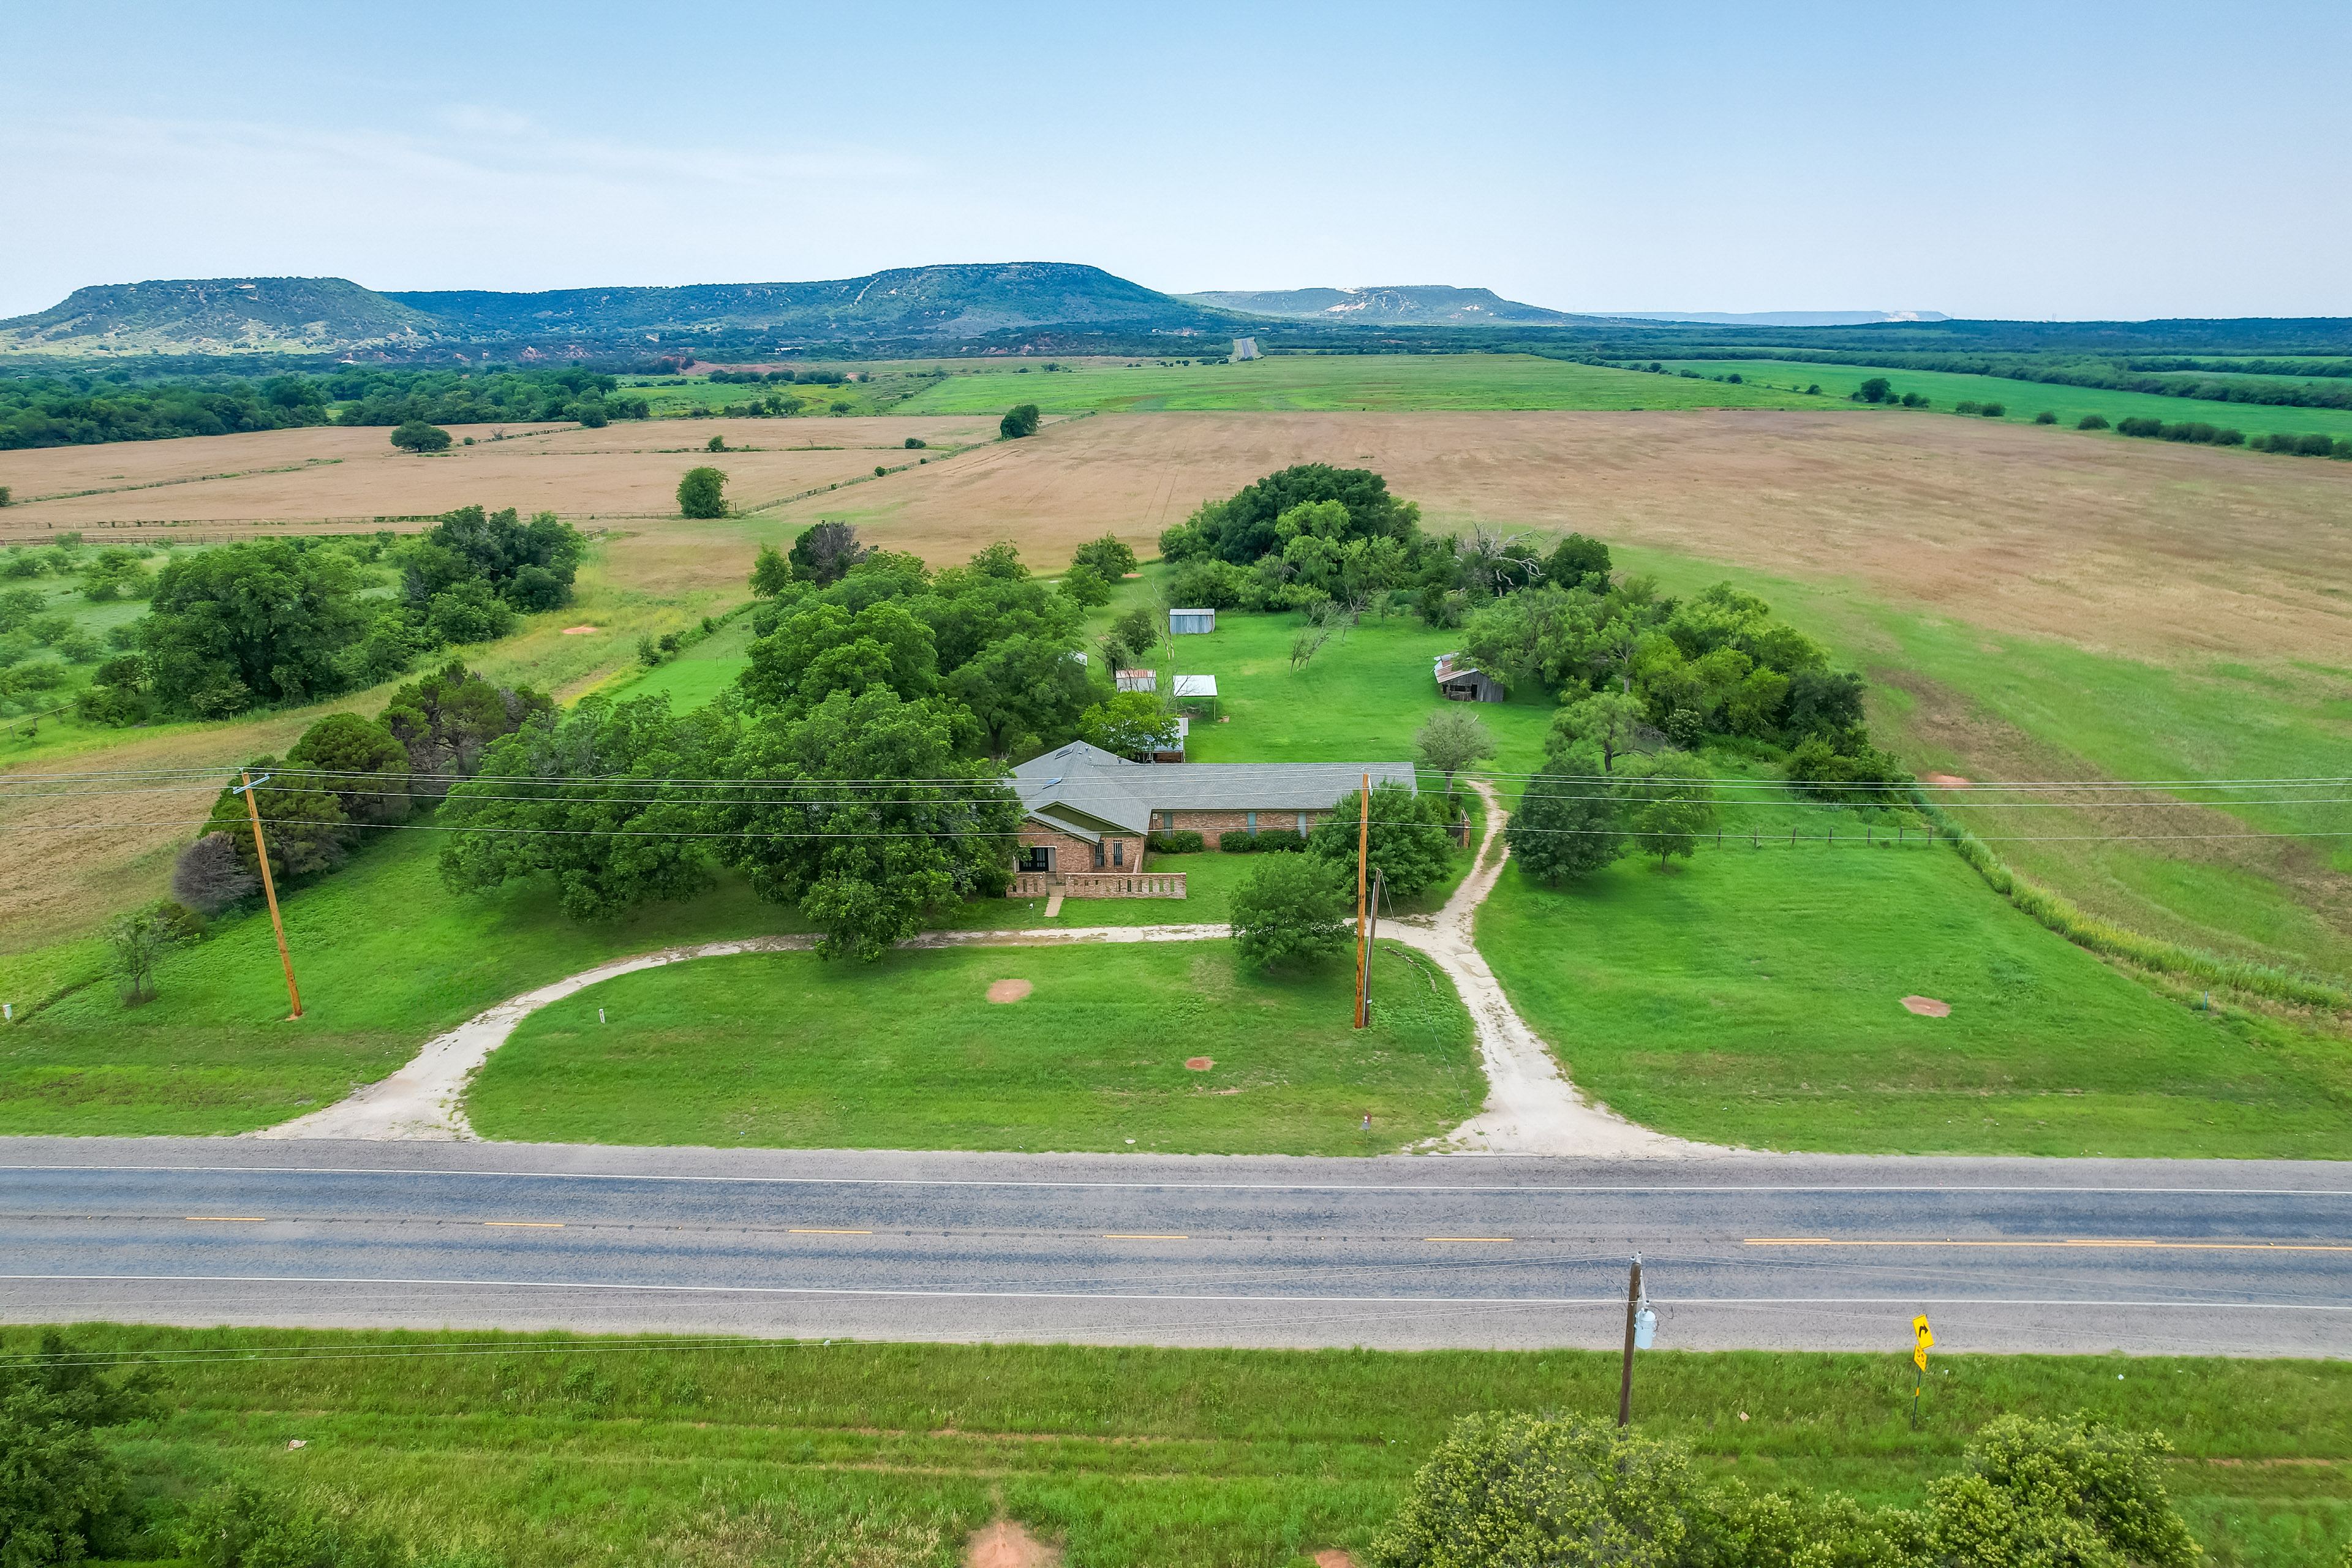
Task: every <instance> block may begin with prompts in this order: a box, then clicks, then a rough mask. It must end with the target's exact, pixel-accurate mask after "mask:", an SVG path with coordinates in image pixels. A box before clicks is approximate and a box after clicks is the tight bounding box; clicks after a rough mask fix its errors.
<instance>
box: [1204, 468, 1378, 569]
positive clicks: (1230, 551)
mask: <svg viewBox="0 0 2352 1568" xmlns="http://www.w3.org/2000/svg"><path fill="white" fill-rule="evenodd" d="M1320 501H1338V502H1339V504H1340V505H1341V506H1343V507H1345V508H1346V509H1347V511H1348V522H1347V526H1346V528H1345V530H1344V531H1343V532H1342V535H1341V537H1342V538H1343V539H1369V538H1375V537H1383V536H1384V537H1387V538H1391V539H1395V540H1397V541H1399V542H1403V543H1407V544H1410V543H1412V542H1414V541H1415V540H1416V539H1417V537H1418V535H1419V532H1420V522H1421V509H1420V508H1419V507H1418V506H1416V505H1415V504H1414V503H1412V502H1411V501H1400V500H1397V499H1396V497H1394V496H1392V495H1391V494H1390V493H1389V486H1388V481H1387V480H1386V479H1382V478H1381V476H1380V475H1378V474H1376V473H1373V472H1371V471H1370V469H1368V468H1333V467H1331V465H1329V464H1328V463H1301V464H1298V465H1297V466H1295V467H1292V468H1285V469H1283V470H1282V471H1281V472H1279V473H1273V474H1268V475H1267V476H1266V477H1265V478H1264V479H1259V480H1257V481H1256V482H1255V483H1254V484H1250V485H1245V486H1244V487H1243V488H1242V489H1240V490H1239V491H1238V492H1236V493H1235V494H1234V495H1233V496H1231V497H1229V498H1228V499H1226V500H1222V501H1211V502H1209V503H1208V504H1207V505H1205V506H1203V507H1202V508H1201V509H1200V510H1198V511H1196V512H1194V513H1193V514H1192V517H1191V518H1189V519H1187V520H1186V521H1183V522H1181V523H1180V524H1178V525H1177V526H1176V527H1174V528H1171V529H1170V530H1168V531H1167V532H1165V533H1163V534H1161V535H1160V552H1161V553H1162V554H1163V555H1164V556H1166V557H1167V558H1168V559H1169V560H1171V561H1181V560H1189V559H1192V558H1193V557H1196V556H1202V555H1213V556H1215V557H1216V558H1218V559H1219V560H1222V561H1227V562H1231V563H1234V565H1237V566H1247V565H1250V564H1252V563H1255V561H1256V560H1257V559H1258V558H1259V557H1260V556H1262V555H1265V554H1267V553H1268V552H1280V551H1281V549H1282V547H1283V543H1284V541H1283V539H1282V537H1281V535H1280V532H1279V531H1278V530H1277V528H1276V521H1277V520H1278V519H1280V518H1281V516H1282V515H1283V514H1284V513H1285V512H1287V511H1289V510H1292V509H1293V508H1295V507H1298V506H1301V505H1312V504H1314V503H1317V502H1320Z"/></svg>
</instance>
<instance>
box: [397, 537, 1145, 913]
mask: <svg viewBox="0 0 2352 1568" xmlns="http://www.w3.org/2000/svg"><path fill="white" fill-rule="evenodd" d="M1112 543H1113V544H1114V545H1115V544H1116V542H1115V541H1114V542H1112ZM1099 544H1100V542H1097V547H1090V548H1095V549H1096V551H1097V556H1098V557H1099V556H1100V555H1102V553H1103V552H1101V551H1100V550H1099V548H1098V546H1099ZM1131 560H1132V557H1131V556H1129V562H1130V563H1131ZM1112 563H1113V564H1115V563H1116V562H1115V561H1114V562H1112ZM1089 574H1090V575H1094V576H1096V577H1097V580H1099V574H1097V573H1092V572H1090V573H1089ZM1083 582H1084V579H1083V578H1082V579H1081V583H1082V584H1083ZM751 588H752V591H753V593H754V595H756V596H757V597H758V598H759V600H760V601H761V603H760V605H759V608H758V609H757V610H756V611H754V612H753V618H752V630H753V633H754V636H755V637H756V639H757V640H755V641H754V642H753V643H752V644H751V662H750V665H749V667H748V668H745V669H744V671H743V672H742V673H741V675H740V676H739V677H738V678H737V680H736V682H735V684H734V686H733V687H732V688H731V689H730V690H729V691H727V692H726V693H724V694H722V695H721V696H720V697H719V699H718V700H715V701H713V702H712V703H710V704H709V706H708V707H705V708H702V709H700V710H696V711H693V712H690V713H685V714H677V713H673V712H671V711H670V708H669V702H668V699H667V697H663V696H652V697H643V698H635V699H629V700H622V701H610V700H603V699H598V698H593V697H592V698H590V699H588V700H585V701H583V702H582V703H581V704H580V705H579V707H578V708H576V709H574V710H572V711H571V712H570V713H567V714H554V713H548V714H540V715H533V716H531V717H530V718H528V719H526V720H525V721H524V722H523V723H522V725H521V726H520V728H519V729H518V730H517V731H516V732H515V733H514V734H513V735H511V736H509V737H508V738H506V739H505V740H503V741H501V742H499V744H497V745H495V746H493V747H492V748H491V749H490V750H489V752H488V753H487V754H486V755H485V756H484V758H483V760H482V763H481V766H480V768H479V770H478V773H477V774H476V776H475V777H474V778H472V779H470V780H468V781H466V782H464V783H461V784H457V785H456V786H454V787H453V788H452V789H451V791H450V793H449V798H448V800H447V802H446V804H445V805H443V807H442V818H441V820H442V824H443V826H447V827H450V828H452V829H455V832H454V833H453V835H452V837H451V838H450V840H449V842H448V844H447V846H446V848H445V849H444V850H443V852H442V857H441V869H442V875H443V878H444V879H445V880H446V882H447V883H448V885H449V886H450V887H451V888H452V889H461V890H462V889H481V888H488V887H494V886H497V885H499V884H500V883H503V882H506V881H508V880H510V879H517V878H523V877H533V876H539V875H542V874H544V875H547V876H550V877H551V878H552V879H553V882H554V885H555V887H556V889H557V892H558V897H559V899H560V900H561V901H562V907H563V909H564V910H565V912H566V913H568V914H570V915H572V916H573V917H574V918H577V919H596V918H601V917H606V916H611V915H614V914H617V913H619V912H621V911H623V910H627V909H629V908H632V907H634V906H635V905H637V904H639V903H642V902H645V901H646V900H671V899H682V898H687V897H690V896H692V895H693V894H694V893H696V892H698V890H700V889H703V888H704V887H706V886H708V885H709V880H710V879H711V877H712V876H713V874H714V873H715V871H716V870H717V869H718V868H721V867H726V868H733V869H735V870H738V871H740V872H741V873H743V875H744V876H745V877H746V878H747V879H748V880H749V882H750V884H751V889H752V891H753V892H754V893H755V894H756V895H758V896H759V897H760V898H762V899H765V900H769V901H772V902H776V903H789V904H793V905H795V906H797V907H798V908H799V909H800V910H801V911H802V913H803V915H805V916H806V917H807V918H808V919H809V920H810V921H812V922H814V924H815V925H816V926H817V927H818V928H819V929H820V930H821V931H823V933H824V934H823V937H822V938H821V940H820V942H819V945H818V951H819V952H823V953H825V954H827V955H829V956H830V955H839V954H854V955H856V956H857V957H860V958H866V959H871V958H875V957H878V956H879V955H880V954H881V953H882V952H884V951H885V950H886V949H887V947H888V946H889V945H890V943H892V942H898V941H899V940H901V939H903V938H905V937H908V936H910V935H912V934H913V933H914V932H915V931H918V930H919V929H920V927H921V923H922V919H923V916H924V914H925V912H926V911H928V910H931V909H933V908H935V907H937V906H939V905H940V904H943V903H946V902H948V901H950V900H956V899H961V898H969V897H973V896H980V895H987V894H995V893H1001V892H1003V890H1004V889H1005V888H1006V887H1008V886H1009V885H1010V881H1011V876H1012V867H1013V833H1014V830H1015V828H1016V827H1017V826H1018V825H1019V823H1020V820H1021V816H1022V812H1021V806H1020V802H1019V797H1018V796H1017V795H1015V794H1014V793H1013V789H1012V787H1011V786H1010V784H1008V783H1006V780H1005V769H1004V763H1005V760H1006V759H1007V758H1008V757H1011V756H1013V755H1016V754H1026V753H1030V752H1036V751H1038V750H1042V749H1045V748H1046V747H1050V746H1054V745H1058V744H1061V743H1063V742H1066V741H1068V740H1070V739H1072V738H1073V737H1075V736H1076V734H1078V733H1079V731H1080V730H1081V728H1082V727H1083V726H1086V725H1087V724H1089V723H1091V722H1095V721H1098V720H1099V719H1100V717H1101V712H1100V710H1102V709H1103V708H1104V706H1105V705H1106V704H1108V702H1109V701H1110V700H1111V699H1112V698H1113V697H1114V696H1115V695H1116V693H1115V692H1114V690H1113V689H1112V684H1111V677H1110V668H1109V662H1108V660H1104V661H1100V662H1097V660H1095V659H1094V658H1089V657H1087V650H1086V649H1085V648H1084V647H1082V646H1081V642H1082V635H1081V633H1082V627H1083V625H1084V621H1085V616H1086V610H1087V604H1086V603H1085V596H1084V590H1083V587H1082V588H1081V591H1080V592H1079V593H1075V594H1074V593H1073V592H1071V591H1070V588H1069V584H1068V583H1067V582H1065V584H1063V585H1062V586H1059V587H1048V586H1047V585H1046V584H1045V583H1043V582H1042V581H1040V580H1039V579H1038V578H1036V577H1035V576H1034V574H1031V572H1030V571H1029V569H1028V568H1027V567H1026V566H1025V565H1024V564H1023V563H1022V562H1021V560H1020V553H1019V552H1018V551H1017V550H1015V549H1014V547H1013V545H1011V544H1009V543H1002V542H1000V543H996V544H992V545H990V546H989V547H988V548H986V549H985V550H982V551H981V552H979V553H977V554H976V555H974V556H973V557H972V558H971V561H970V562H968V563H964V564H962V565H958V566H949V567H945V568H942V569H940V570H939V571H937V572H934V571H932V570H930V569H929V568H928V567H927V566H926V565H925V564H924V563H922V562H921V561H919V560H918V559H917V558H915V557H914V556H911V555H905V554H900V553H898V552H891V551H887V550H877V549H873V548H871V547H869V546H867V545H866V544H864V543H863V542H860V541H859V540H858V538H857V536H856V531H855V530H854V529H852V528H851V527H849V526H848V525H846V524H842V523H824V524H819V525H818V526H816V527H814V528H812V529H810V530H808V531H805V532H803V534H802V535H801V536H800V537H799V538H798V539H796V540H795V541H794V542H793V546H792V548H791V550H790V551H789V552H784V551H778V550H776V549H774V548H773V547H772V546H770V547H764V548H762V549H761V552H759V555H758V557H757V559H756V560H755V562H754V564H753V568H752V572H751Z"/></svg>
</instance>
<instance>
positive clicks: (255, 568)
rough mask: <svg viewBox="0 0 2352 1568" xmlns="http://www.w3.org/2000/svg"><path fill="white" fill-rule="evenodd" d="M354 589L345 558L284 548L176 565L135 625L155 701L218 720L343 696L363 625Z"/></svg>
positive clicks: (278, 543)
mask: <svg viewBox="0 0 2352 1568" xmlns="http://www.w3.org/2000/svg"><path fill="white" fill-rule="evenodd" d="M360 586H361V584H360V582H359V578H358V574H357V571H356V569H355V568H354V566H353V565H352V559H351V557H350V556H349V555H346V554H344V553H343V552H341V551H338V550H327V549H320V548H305V545H304V542H297V541H294V540H289V539H261V540H255V541H253V542H250V543H243V544H228V545H223V546H222V547H221V548H219V549H217V550H207V551H204V552H201V553H198V554H194V555H182V556H179V557H177V558H176V559H174V560H173V561H172V562H170V563H167V564H166V565H165V566H164V568H163V571H162V573H160V574H158V575H157V577H156V580H155V598H154V602H153V605H152V607H151V608H150V610H149V612H148V614H147V616H145V618H144V619H142V621H141V622H140V623H139V626H140V640H141V643H142V646H143V647H145V649H146V652H147V663H148V674H149V679H151V680H152V682H153V687H154V691H155V694H156V696H157V698H158V699H159V700H162V702H163V705H164V706H165V707H167V708H169V709H172V710H174V711H177V712H184V713H194V714H195V715H197V716H199V717H201V718H218V717H222V716H224V715H226V714H230V713H239V712H243V711H244V710H246V709H247V708H250V707H252V706H254V705H255V704H257V703H283V702H300V701H306V700H312V699H316V698H320V697H327V696H331V695H333V694H334V693H335V692H337V691H340V690H341V689H344V687H346V686H347V685H349V684H350V676H349V672H348V670H347V668H346V666H345V656H346V655H347V653H349V652H350V651H351V650H352V648H353V647H355V646H356V645H358V644H360V643H362V641H363V639H364V637H365V635H366V629H367V625H368V614H367V611H366V610H365V609H364V608H363V606H362V602H361V601H360V599H359V598H358V597H357V595H358V593H359V589H360Z"/></svg>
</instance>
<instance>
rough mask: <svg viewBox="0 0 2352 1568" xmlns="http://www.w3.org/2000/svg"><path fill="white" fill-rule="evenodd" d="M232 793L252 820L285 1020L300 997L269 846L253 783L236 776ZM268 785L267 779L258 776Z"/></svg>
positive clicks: (293, 1015)
mask: <svg viewBox="0 0 2352 1568" xmlns="http://www.w3.org/2000/svg"><path fill="white" fill-rule="evenodd" d="M236 776H237V781H238V782H237V787H236V793H237V794H238V795H243V796H245V810H246V815H247V816H250V817H252V818H253V858H254V859H256V860H257V861H258V862H260V865H261V891H262V896H263V897H265V898H267V899H268V900H269V929H270V930H272V931H276V932H277V933H278V963H282V964H284V965H285V966H286V999H287V1000H288V1001H289V1002H291V1003H292V1004H293V1005H294V1011H293V1012H292V1013H290V1014H289V1015H287V1016H288V1017H289V1019H292V1018H299V1017H300V1016H302V993H300V992H299V991H297V990H296V989H295V988H294V955H293V954H292V953H290V952H287V951H286V921H284V920H283V919H282V918H280V917H279V915H278V884H277V883H276V882H274V881H272V880H270V877H269V846H268V844H266V843H264V842H263V841H262V837H261V807H260V806H258V805H255V804H254V795H253V780H252V778H251V777H250V776H249V775H247V774H246V773H238V774H237V775H236ZM261 782H262V783H263V784H268V782H269V775H268V773H264V774H262V775H261Z"/></svg>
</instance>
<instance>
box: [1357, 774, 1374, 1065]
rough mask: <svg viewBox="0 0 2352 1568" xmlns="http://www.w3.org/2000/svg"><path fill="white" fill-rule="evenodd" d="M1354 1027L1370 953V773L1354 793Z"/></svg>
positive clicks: (1359, 1019) (1360, 1018)
mask: <svg viewBox="0 0 2352 1568" xmlns="http://www.w3.org/2000/svg"><path fill="white" fill-rule="evenodd" d="M1356 802H1357V814H1356V1027H1358V1028H1359V1029H1360V1028H1362V1027H1363V1026H1364V1025H1365V1023H1366V1021H1367V1020H1366V1019H1365V1017H1364V971H1365V970H1366V969H1368V968H1369V967H1370V958H1371V952H1370V944H1369V942H1368V941H1367V938H1368V936H1369V934H1370V933H1369V932H1368V931H1366V929H1365V925H1364V867H1365V864H1366V862H1368V861H1369V860H1370V858H1371V854H1372V775H1371V774H1370V773H1366V774H1365V775H1364V789H1363V793H1362V794H1360V795H1358V796H1356Z"/></svg>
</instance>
